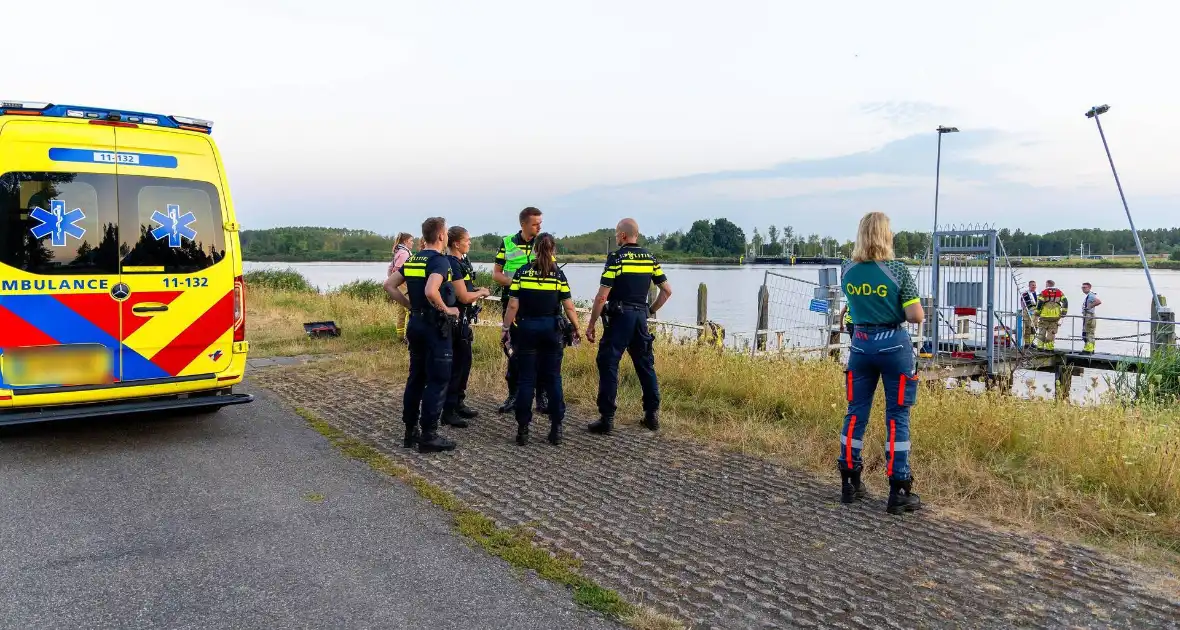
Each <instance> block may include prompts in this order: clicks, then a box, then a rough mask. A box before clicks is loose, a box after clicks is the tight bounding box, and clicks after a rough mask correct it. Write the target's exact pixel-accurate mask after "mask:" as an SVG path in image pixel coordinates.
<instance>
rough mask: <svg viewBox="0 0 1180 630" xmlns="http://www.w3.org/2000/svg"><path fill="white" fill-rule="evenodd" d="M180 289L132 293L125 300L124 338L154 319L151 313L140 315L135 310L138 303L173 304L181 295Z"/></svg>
mask: <svg viewBox="0 0 1180 630" xmlns="http://www.w3.org/2000/svg"><path fill="white" fill-rule="evenodd" d="M180 293H181V292H180V291H148V292H146V293H132V294H131V297H129V298H127V299H126V300H125V301H124V302H123V339H126V338H128V337H130V336H131V334H132V333H134V332H135V331H137V330H139V329H140V328H142V327H143V325H144V324H146V323H148V322H149V321H151V319H152V315H151V314H146V315H140V314H138V313H136V312H135V311H134V310H132V309H134V308H135V306H136V305H138V304H143V303H144V302H159V303H161V304H172V301H173V300H175V299H176V298H178V297H180Z"/></svg>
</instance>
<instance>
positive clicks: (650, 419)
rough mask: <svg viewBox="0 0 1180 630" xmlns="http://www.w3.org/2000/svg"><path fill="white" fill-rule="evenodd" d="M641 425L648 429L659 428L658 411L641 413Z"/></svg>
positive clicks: (656, 429)
mask: <svg viewBox="0 0 1180 630" xmlns="http://www.w3.org/2000/svg"><path fill="white" fill-rule="evenodd" d="M643 427H644V428H645V429H647V430H649V431H659V430H660V411H659V410H658V409H657V410H655V411H649V412H647V413H645V414H643Z"/></svg>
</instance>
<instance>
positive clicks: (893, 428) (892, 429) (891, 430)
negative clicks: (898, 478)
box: [885, 420, 897, 477]
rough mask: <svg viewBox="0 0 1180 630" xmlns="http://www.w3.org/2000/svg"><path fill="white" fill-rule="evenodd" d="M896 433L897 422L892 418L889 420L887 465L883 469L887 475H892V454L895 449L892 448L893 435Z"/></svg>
mask: <svg viewBox="0 0 1180 630" xmlns="http://www.w3.org/2000/svg"><path fill="white" fill-rule="evenodd" d="M896 435H897V423H896V422H894V421H893V420H890V421H889V467H888V469H887V470H886V471H885V475H886V476H887V477H892V476H893V456H894V454H896V452H897V450H896V449H895V448H894V439H893V438H894V437H895V436H896Z"/></svg>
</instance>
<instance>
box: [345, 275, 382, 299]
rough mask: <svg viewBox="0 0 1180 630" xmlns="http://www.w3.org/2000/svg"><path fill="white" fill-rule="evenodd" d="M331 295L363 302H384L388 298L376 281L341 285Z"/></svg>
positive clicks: (357, 281)
mask: <svg viewBox="0 0 1180 630" xmlns="http://www.w3.org/2000/svg"><path fill="white" fill-rule="evenodd" d="M333 293H337V294H340V295H347V296H348V297H350V298H353V299H355V300H361V301H364V302H384V301H385V300H386V299H388V296H386V294H385V287H384V286H383V284H382V283H381V282H378V281H376V280H353V281H352V282H349V283H348V284H342V285H340V286H339V287H336V290H335V291H333Z"/></svg>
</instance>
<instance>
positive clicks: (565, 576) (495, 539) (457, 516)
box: [295, 408, 678, 628]
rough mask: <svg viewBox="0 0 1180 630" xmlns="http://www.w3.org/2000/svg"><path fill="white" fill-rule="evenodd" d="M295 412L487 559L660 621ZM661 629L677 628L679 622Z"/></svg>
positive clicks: (646, 623)
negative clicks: (413, 495)
mask: <svg viewBox="0 0 1180 630" xmlns="http://www.w3.org/2000/svg"><path fill="white" fill-rule="evenodd" d="M295 411H296V413H298V414H299V415H300V416H302V417H303V418H304V419H305V420H307V423H308V424H309V425H311V427H312V428H313V429H315V430H316V431H317V432H318V433H319V434H320V435H323V436H324V437H325V438H327V439H328V441H329V442H330V443H332V445H334V446H335V447H336V448H338V449H339V450H340V451H341V452H343V453H344V454H345V455H346V456H348V457H350V458H353V459H357V460H360V461H362V462H364V463H366V464H368V465H369V467H371V468H373V469H374V470H376V471H378V472H381V473H384V474H386V475H389V476H391V477H395V478H397V479H400V480H402V481H404V482H406V483H408V484H409V485H410V486H411V487H413V488H414V490H415V491H417V493H418V494H419V495H420V496H421V497H422V498H424V499H426V500H427V501H430V502H431V503H433V504H434V505H436V506H437V507H439V508H442V509H443V510H445V511H447V512H448V513H450V515H451V516H452V518H453V520H454V525H455V528H456V529H457V530H458V531H459V533H460V534H462V535H463V536H465V537H467V538H468V539H470V540H472V541H473V542H475V544H477V545H479V547H480V548H482V549H483V550H485V551H486V552H488V553H490V554H491V555H493V556H496V557H497V558H501V559H503V560H505V561H506V562H508V563H509V564H511V565H512V566H514V567H517V568H520V569H529V570H532V571H535V572H536V573H537V575H539V576H541V577H542V578H544V579H546V580H550V581H553V582H556V583H558V584H561V585H563V586H565V587H567V588H569V589H570V590H571V591H572V593H573V599H574V601H575V602H577V603H578V604H579V605H581V606H584V607H586V608H589V609H590V610H594V611H597V612H600V613H602V614H604V615H606V616H608V617H610V618H612V619H616V620H619V621H623V622H624V623H628V625H632V626H633V627H637V628H644V627H656V626H655V625H652V623H653V621H652V620H653V619H655V620H657V621H659V619H660V616H658V615H653V614H651V613H649V612H646V611H644V610H643V609H640V608H638V607H636V606H634V605H632V604H630V603H628V602H627V601H626V600H624V599H623V598H622V597H621V596H620V595H619V594H618V593H617V592H615V591H612V590H610V589H607V588H603V587H602V586H599V585H598V584H596V583H595V582H594V581H592V580H590V579H589V578H587V577H585V576H583V575H582V574H581V573H579V572H578V568H579V566H580V563H579V561H578V560H577V559H575V558H572V557H569V556H564V555H557V554H553V553H551V552H550V551H548V550H547V549H545V548H543V547H541V546H539V545H537V544H536V542H535V541H534V537H533V534H532V533H531V532H529V531H528V530H525V529H523V528H505V527H500V526H498V525H496V523H495V521H493V520H492V519H490V518H488V517H487V516H484V515H483V514H480V513H479V512H476V511H475V510H472V509H471V508H469V507H467V506H466V505H464V504H463V502H462V501H460V500H459V499H458V498H456V497H455V495H453V494H451V493H449V492H447V491H446V490H443V489H442V488H439V487H438V486H436V485H434V484H432V483H430V482H429V481H427V480H426V479H425V478H423V477H422V476H420V475H417V474H415V473H414V472H412V471H411V470H410V469H409V468H406V467H405V466H402V465H400V464H398V463H396V462H394V461H393V460H392V459H390V458H389V457H387V456H385V455H384V454H382V453H381V452H380V451H378V450H377V449H375V448H373V447H372V446H369V445H368V444H365V443H364V442H361V441H360V440H356V439H354V438H351V437H349V436H348V435H346V434H345V433H344V432H343V431H341V430H339V429H337V428H336V427H333V426H332V425H331V424H329V423H328V422H326V421H324V420H323V419H321V418H319V417H318V416H316V415H315V414H314V413H312V412H311V411H308V410H307V409H303V408H298V409H296V410H295ZM321 500H322V498H321ZM662 627H667V628H672V627H678V624H675V625H665V626H662Z"/></svg>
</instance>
